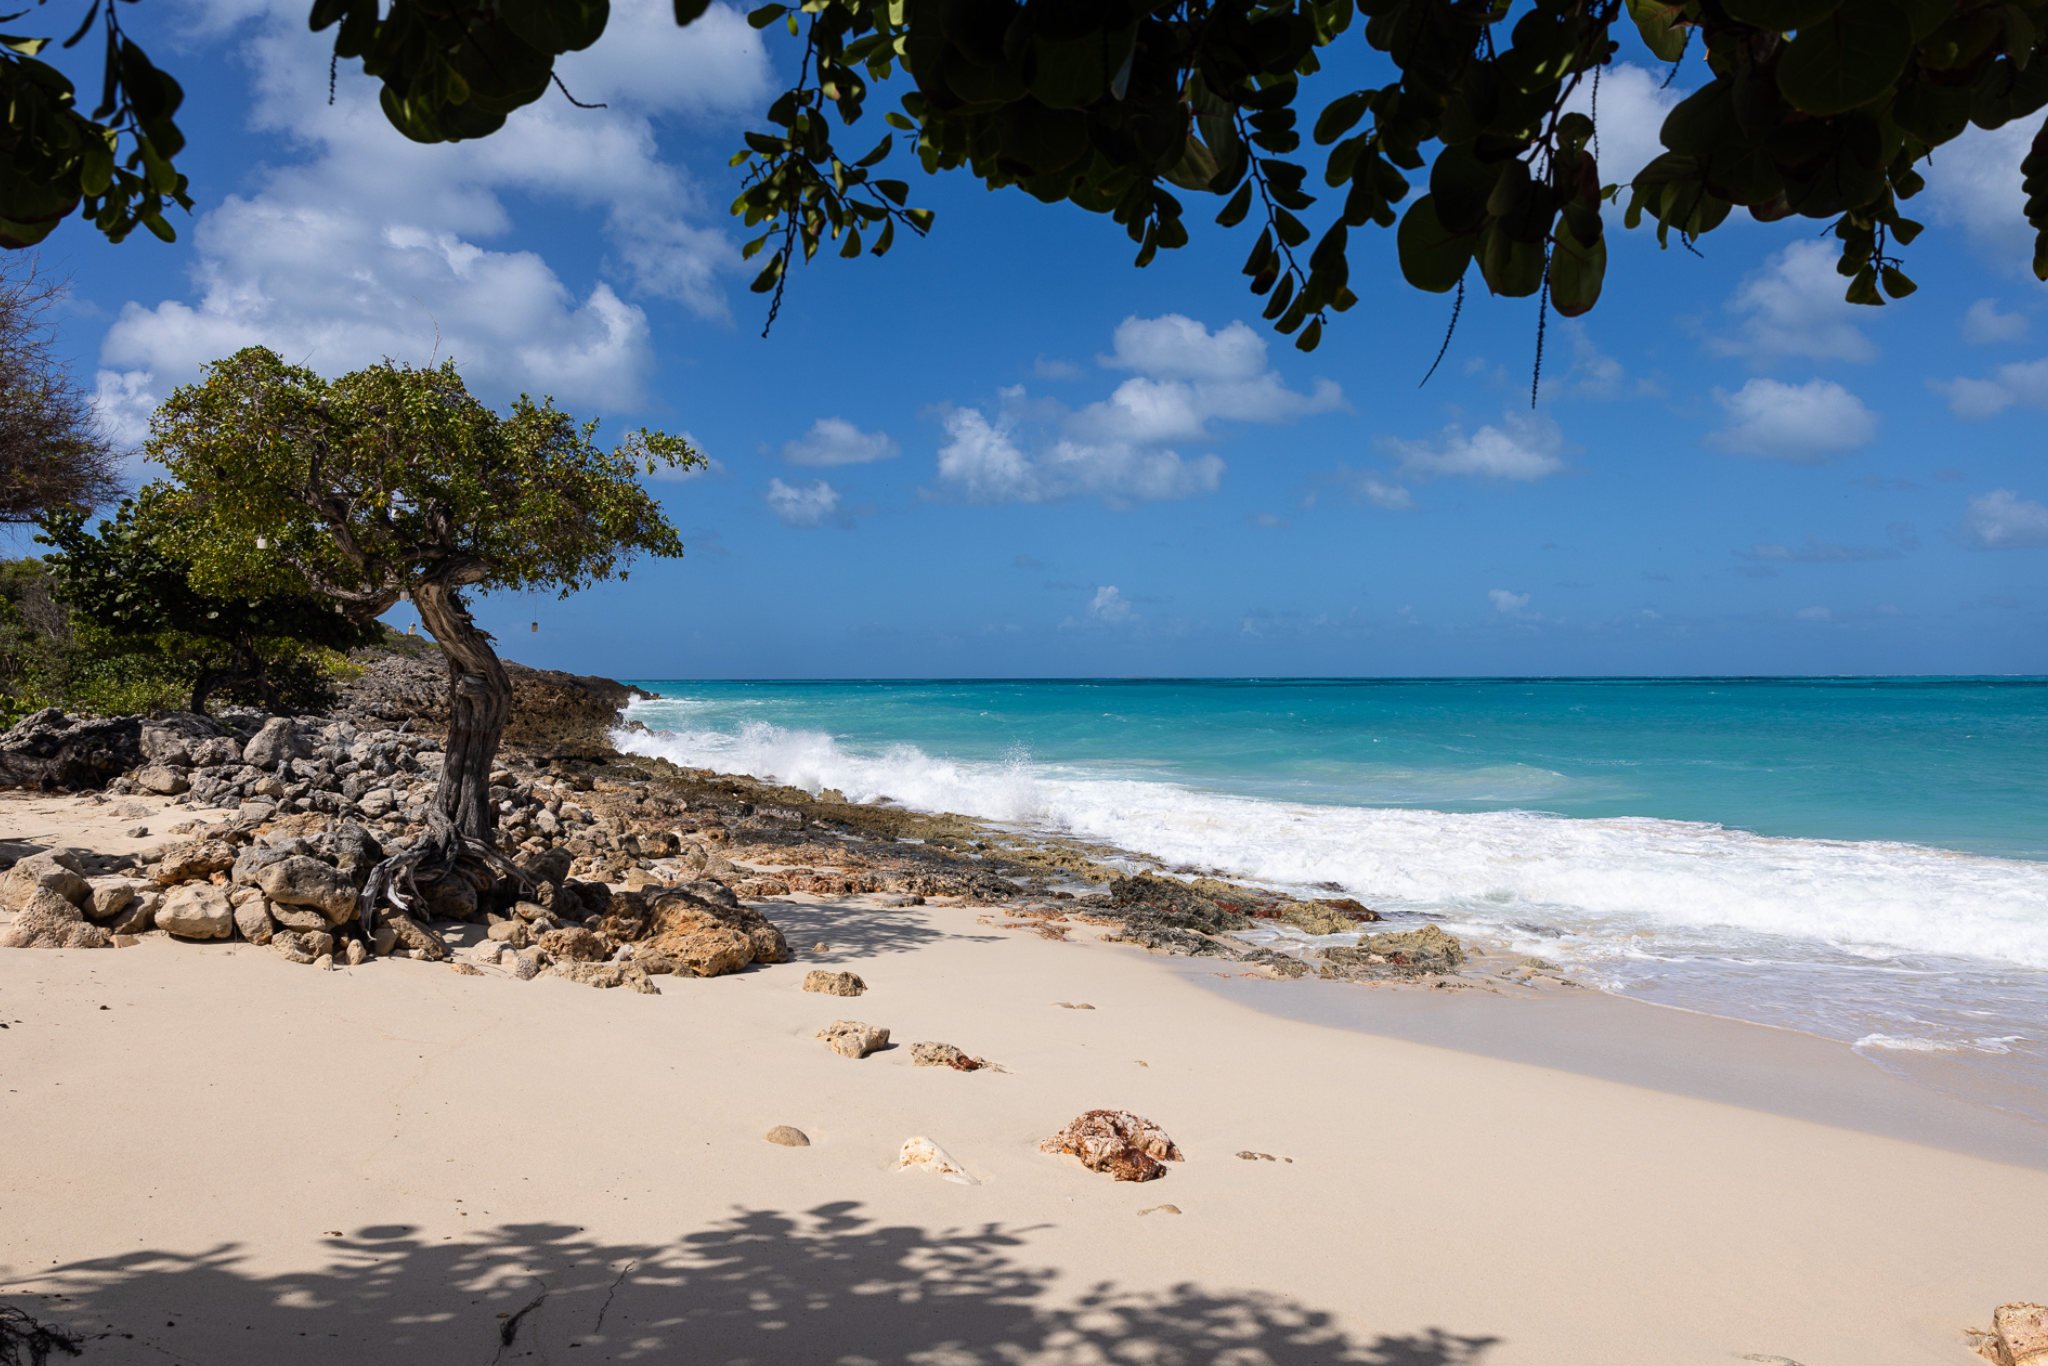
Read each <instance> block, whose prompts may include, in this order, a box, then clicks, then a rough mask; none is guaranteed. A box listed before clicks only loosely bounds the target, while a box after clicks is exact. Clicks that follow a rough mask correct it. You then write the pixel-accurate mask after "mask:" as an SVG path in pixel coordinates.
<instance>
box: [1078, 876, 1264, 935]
mask: <svg viewBox="0 0 2048 1366" xmlns="http://www.w3.org/2000/svg"><path fill="white" fill-rule="evenodd" d="M1212 885H1213V886H1214V887H1215V889H1216V890H1213V891H1212V890H1210V889H1209V888H1206V887H1203V886H1202V885H1200V884H1199V883H1192V882H1179V881H1176V880H1175V879H1173V878H1170V877H1154V876H1153V875H1152V874H1150V873H1140V874H1139V875H1138V876H1136V877H1120V878H1117V879H1116V880H1115V881H1113V882H1111V883H1110V884H1109V905H1110V909H1111V911H1112V912H1121V913H1122V914H1123V916H1124V918H1125V920H1126V922H1127V923H1129V924H1131V925H1132V926H1133V927H1134V928H1135V927H1139V925H1140V923H1141V922H1143V923H1146V924H1151V923H1156V924H1158V925H1160V926H1161V927H1163V928H1171V929H1182V930H1199V931H1201V932H1202V933H1204V934H1222V933H1223V932H1224V931H1226V930H1242V929H1245V928H1246V927H1248V926H1249V925H1250V924H1251V923H1252V915H1251V912H1252V902H1251V901H1250V899H1249V898H1247V897H1245V896H1244V895H1243V894H1242V893H1240V892H1238V891H1237V889H1236V888H1234V887H1226V886H1224V884H1221V883H1216V884H1212Z"/></svg>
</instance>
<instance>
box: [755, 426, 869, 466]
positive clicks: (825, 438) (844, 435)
mask: <svg viewBox="0 0 2048 1366" xmlns="http://www.w3.org/2000/svg"><path fill="white" fill-rule="evenodd" d="M894 454H896V443H895V442H894V441H893V440H891V439H890V437H889V434H888V433H887V432H864V431H862V430H861V429H860V428H858V427H856V426H854V425H853V424H852V423H851V422H848V421H847V420H846V419H845V418H843V417H821V418H819V419H818V420H817V421H816V422H813V423H812V424H811V429H810V430H809V431H808V432H806V433H804V434H803V435H802V436H800V437H798V438H797V439H796V440H794V441H787V442H784V443H783V446H782V458H783V459H784V460H787V461H788V462H789V463H790V464H792V465H866V464H870V463H872V462H873V461H876V460H887V459H888V458H889V457H890V456H892V455H894Z"/></svg>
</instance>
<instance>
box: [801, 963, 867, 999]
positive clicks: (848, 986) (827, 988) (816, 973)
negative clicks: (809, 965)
mask: <svg viewBox="0 0 2048 1366" xmlns="http://www.w3.org/2000/svg"><path fill="white" fill-rule="evenodd" d="M867 989H868V984H867V983H866V982H863V981H862V980H861V979H860V977H859V975H858V974H856V973H851V972H826V971H824V970H823V969H813V970H812V971H810V972H807V973H805V974H804V990H805V991H815V992H819V993H822V994H823V995H826V996H858V995H860V994H861V993H862V992H864V991H866V990H867Z"/></svg>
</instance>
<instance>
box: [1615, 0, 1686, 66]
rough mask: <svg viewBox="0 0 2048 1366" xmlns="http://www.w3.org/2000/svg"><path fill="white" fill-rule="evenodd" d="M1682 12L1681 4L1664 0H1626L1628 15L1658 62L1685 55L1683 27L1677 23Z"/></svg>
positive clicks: (1672, 60)
mask: <svg viewBox="0 0 2048 1366" xmlns="http://www.w3.org/2000/svg"><path fill="white" fill-rule="evenodd" d="M1683 15H1684V9H1683V7H1682V6H1680V5H1675V4H1670V3H1668V2H1667V0H1628V17H1629V18H1631V19H1633V20H1635V24H1636V31H1637V32H1638V33H1640V34H1642V36H1643V43H1644V45H1645V46H1646V47H1648V48H1649V49H1650V51H1651V52H1652V53H1654V54H1655V55H1656V58H1657V60H1658V61H1660V62H1675V61H1677V60H1678V59H1679V58H1680V57H1682V56H1683V55H1685V39H1686V30H1685V29H1683V28H1681V27H1680V26H1679V21H1680V19H1681V18H1682V17H1683Z"/></svg>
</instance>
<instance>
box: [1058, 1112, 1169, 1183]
mask: <svg viewBox="0 0 2048 1366" xmlns="http://www.w3.org/2000/svg"><path fill="white" fill-rule="evenodd" d="M1038 1150H1039V1151H1040V1152H1042V1153H1063V1154H1066V1155H1069V1156H1072V1157H1078V1158H1080V1159H1081V1165H1082V1166H1084V1167H1086V1168H1087V1169H1088V1170H1089V1171H1092V1172H1107V1173H1109V1175H1111V1176H1113V1177H1115V1178H1116V1179H1117V1180H1119V1181H1156V1180H1158V1179H1159V1178H1160V1177H1162V1176H1164V1175H1166V1167H1165V1164H1166V1163H1168V1162H1178V1161H1180V1160H1181V1151H1180V1146H1179V1145H1178V1144H1176V1143H1175V1142H1174V1141H1173V1139H1172V1138H1170V1137H1169V1136H1168V1135H1167V1132H1166V1130H1164V1129H1162V1128H1160V1127H1159V1126H1158V1125H1157V1124H1154V1123H1153V1122H1152V1121H1151V1120H1149V1119H1146V1118H1144V1117H1143V1116H1141V1115H1134V1114H1132V1113H1131V1112H1130V1111H1129V1110H1090V1111H1088V1112H1087V1113H1086V1114H1083V1115H1080V1116H1079V1117H1077V1118H1076V1119H1075V1120H1074V1122H1073V1123H1071V1124H1069V1125H1067V1127H1066V1128H1064V1129H1062V1130H1060V1131H1059V1132H1058V1133H1056V1134H1054V1135H1053V1136H1052V1137H1051V1138H1048V1139H1046V1140H1045V1141H1044V1142H1042V1143H1040V1144H1039V1145H1038Z"/></svg>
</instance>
